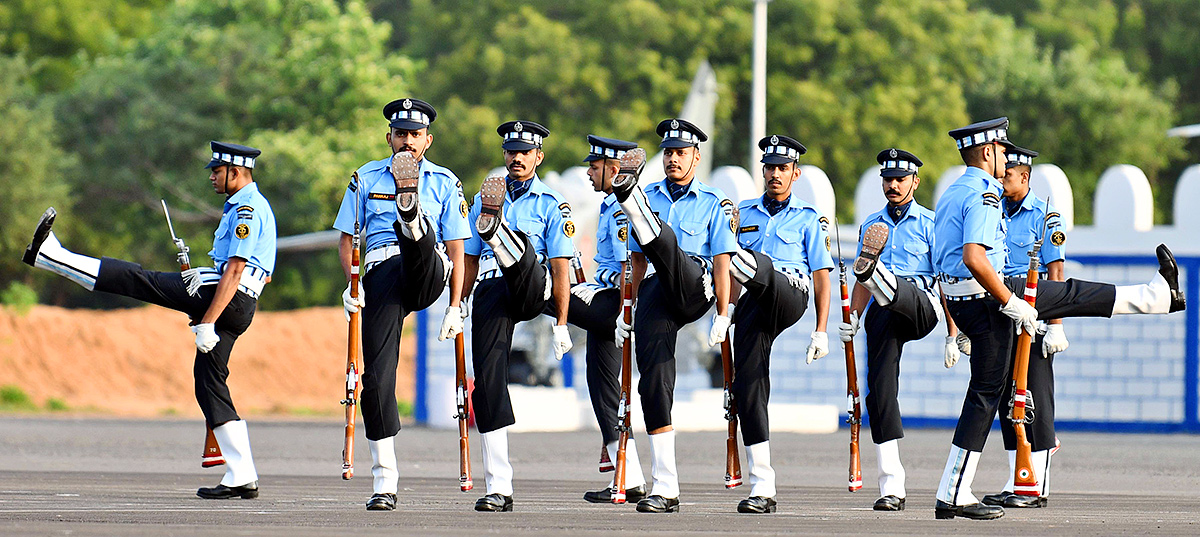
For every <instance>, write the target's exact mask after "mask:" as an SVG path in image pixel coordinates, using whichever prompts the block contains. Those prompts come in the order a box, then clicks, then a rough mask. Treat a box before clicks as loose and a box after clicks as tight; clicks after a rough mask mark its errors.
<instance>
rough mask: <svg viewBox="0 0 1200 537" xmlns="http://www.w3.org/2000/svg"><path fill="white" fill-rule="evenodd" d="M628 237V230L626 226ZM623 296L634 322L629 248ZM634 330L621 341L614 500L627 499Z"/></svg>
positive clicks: (627, 314) (626, 315)
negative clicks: (627, 459)
mask: <svg viewBox="0 0 1200 537" xmlns="http://www.w3.org/2000/svg"><path fill="white" fill-rule="evenodd" d="M625 233H626V237H628V236H629V235H628V233H629V230H628V228H626V231H625ZM621 296H622V297H623V302H622V306H621V315H623V316H624V320H625V324H626V325H632V324H633V263H632V262H631V261H630V259H629V255H628V250H626V256H625V266H624V267H623V268H622V270H621ZM632 339H633V334H630V335H629V337H627V338H625V341H624V343H622V344H621V398H620V399H618V400H617V432H618V435H617V463H616V474H614V475H613V488H615V489H616V491H617V492H616V494H613V495H612V503H625V465H626V458H625V445H626V444H627V443H628V442H629V437H630V436H631V435H632V434H633V428H632V427H631V426H630V423H629V418H630V408H629V407H630V397H631V396H630V392H631V391H632V390H633V371H632V368H633V344H632V342H631V340H632Z"/></svg>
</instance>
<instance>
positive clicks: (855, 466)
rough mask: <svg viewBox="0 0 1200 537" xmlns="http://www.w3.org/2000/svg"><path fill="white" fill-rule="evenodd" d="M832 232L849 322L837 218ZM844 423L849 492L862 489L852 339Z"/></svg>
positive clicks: (859, 417) (845, 319)
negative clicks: (847, 436) (847, 433)
mask: <svg viewBox="0 0 1200 537" xmlns="http://www.w3.org/2000/svg"><path fill="white" fill-rule="evenodd" d="M833 232H834V233H835V234H836V235H837V244H838V283H839V284H841V286H842V322H843V323H846V324H849V323H850V288H849V287H847V286H846V262H845V261H844V260H843V259H842V234H841V230H839V229H838V223H837V219H836V218H834V220H833ZM845 348H846V423H849V424H850V486H849V489H850V492H858V491H859V490H862V461H861V460H860V459H859V453H858V433H859V429H860V428H861V427H862V406H861V405H860V404H859V399H858V368H857V366H856V365H855V361H854V341H853V340H851V341H847V342H846V347H845Z"/></svg>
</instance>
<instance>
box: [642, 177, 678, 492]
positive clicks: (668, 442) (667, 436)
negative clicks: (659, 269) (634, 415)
mask: <svg viewBox="0 0 1200 537" xmlns="http://www.w3.org/2000/svg"><path fill="white" fill-rule="evenodd" d="M630 197H631V198H632V197H633V196H630ZM647 436H649V437H650V455H651V458H650V477H652V478H653V479H654V487H653V489H652V491H651V492H652V493H653V494H654V495H656V496H662V497H663V498H678V497H679V473H678V471H677V470H676V469H675V431H667V432H665V433H658V434H651V435H647Z"/></svg>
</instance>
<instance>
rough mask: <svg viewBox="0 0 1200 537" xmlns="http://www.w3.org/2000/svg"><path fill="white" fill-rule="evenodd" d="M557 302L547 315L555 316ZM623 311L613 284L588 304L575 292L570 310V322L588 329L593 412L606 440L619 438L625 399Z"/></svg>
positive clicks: (618, 294)
mask: <svg viewBox="0 0 1200 537" xmlns="http://www.w3.org/2000/svg"><path fill="white" fill-rule="evenodd" d="M553 310H554V307H553V304H547V305H546V312H545V313H546V314H547V315H554V314H555V312H554V311H553ZM620 314H621V290H620V289H618V288H616V287H612V288H608V289H602V290H599V291H597V292H596V295H595V296H593V297H592V303H591V304H587V303H585V302H584V301H583V300H582V299H580V298H579V297H577V296H575V295H571V303H570V306H569V310H568V311H567V322H569V323H571V324H573V325H575V326H578V327H579V328H582V329H584V330H586V331H587V356H586V359H587V385H588V395H590V396H591V399H592V411H593V412H595V413H596V423H599V424H600V434H601V436H603V437H604V443H605V444H608V443H610V442H616V441H617V425H618V423H617V406H618V405H619V404H620V400H621V348H620V347H618V346H617V341H616V334H615V332H614V329H615V328H616V322H617V316H618V315H620Z"/></svg>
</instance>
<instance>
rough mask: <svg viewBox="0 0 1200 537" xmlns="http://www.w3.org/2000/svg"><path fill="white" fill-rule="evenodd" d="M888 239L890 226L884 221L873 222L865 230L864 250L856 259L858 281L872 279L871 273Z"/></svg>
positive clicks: (855, 271) (855, 269)
mask: <svg viewBox="0 0 1200 537" xmlns="http://www.w3.org/2000/svg"><path fill="white" fill-rule="evenodd" d="M887 240H888V226H887V224H885V223H883V222H876V223H874V224H871V225H869V226H867V229H866V230H865V231H863V239H862V252H861V253H860V254H858V259H855V260H854V277H855V278H858V281H860V282H865V281H867V280H869V279H871V274H873V273H874V272H875V263H876V262H877V261H878V260H879V253H880V252H882V251H883V247H884V246H886V245H887Z"/></svg>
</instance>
